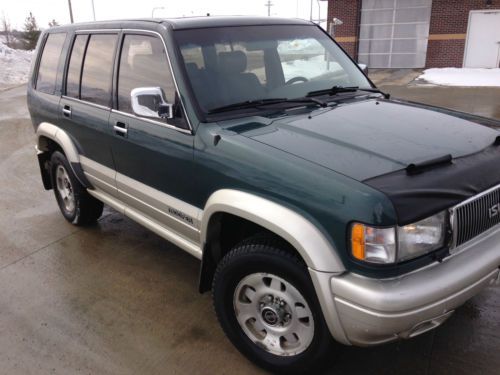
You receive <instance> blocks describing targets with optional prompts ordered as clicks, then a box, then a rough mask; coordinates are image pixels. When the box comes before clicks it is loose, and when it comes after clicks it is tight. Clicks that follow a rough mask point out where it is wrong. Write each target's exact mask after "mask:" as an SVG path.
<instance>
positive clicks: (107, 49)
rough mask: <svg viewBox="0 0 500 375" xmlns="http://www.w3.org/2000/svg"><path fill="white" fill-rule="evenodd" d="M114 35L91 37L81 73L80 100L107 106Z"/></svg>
mask: <svg viewBox="0 0 500 375" xmlns="http://www.w3.org/2000/svg"><path fill="white" fill-rule="evenodd" d="M115 43H116V35H110V34H96V35H91V36H90V40H89V44H88V46H87V52H86V54H85V60H84V63H83V72H82V87H81V93H80V96H81V99H82V100H87V101H89V102H92V103H97V104H101V105H105V106H109V104H110V103H109V102H110V99H111V79H112V77H111V76H112V72H113V55H114V51H115Z"/></svg>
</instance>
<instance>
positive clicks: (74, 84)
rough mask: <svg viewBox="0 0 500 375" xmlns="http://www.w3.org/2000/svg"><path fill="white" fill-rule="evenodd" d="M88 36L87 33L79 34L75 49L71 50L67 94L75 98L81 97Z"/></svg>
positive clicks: (74, 44) (74, 45)
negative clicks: (81, 78) (81, 74)
mask: <svg viewBox="0 0 500 375" xmlns="http://www.w3.org/2000/svg"><path fill="white" fill-rule="evenodd" d="M87 38H88V36H87V35H77V36H76V38H75V42H74V43H73V50H72V51H71V58H70V60H69V67H68V78H67V80H66V95H67V96H71V97H73V98H79V97H80V92H79V90H80V73H81V71H82V62H83V54H84V52H85V45H86V44H87Z"/></svg>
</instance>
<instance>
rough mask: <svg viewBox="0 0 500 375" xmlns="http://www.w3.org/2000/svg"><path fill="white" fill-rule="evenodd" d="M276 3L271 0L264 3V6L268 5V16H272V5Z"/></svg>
mask: <svg viewBox="0 0 500 375" xmlns="http://www.w3.org/2000/svg"><path fill="white" fill-rule="evenodd" d="M273 5H274V4H273V3H272V2H271V0H267V3H265V4H264V6H266V7H267V16H268V17H269V16H271V7H272V6H273Z"/></svg>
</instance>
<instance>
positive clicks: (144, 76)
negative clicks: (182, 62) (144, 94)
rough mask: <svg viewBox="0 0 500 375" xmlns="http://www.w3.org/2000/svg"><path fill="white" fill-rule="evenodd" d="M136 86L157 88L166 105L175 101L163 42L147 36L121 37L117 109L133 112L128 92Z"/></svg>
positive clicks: (173, 87)
mask: <svg viewBox="0 0 500 375" xmlns="http://www.w3.org/2000/svg"><path fill="white" fill-rule="evenodd" d="M139 87H160V88H161V89H162V90H163V94H164V97H165V100H166V101H167V102H168V103H172V104H173V103H174V102H175V85H174V81H173V78H172V74H171V73H170V67H169V65H168V60H167V55H166V53H165V49H164V46H163V42H162V41H161V40H160V39H159V38H157V37H154V36H149V35H132V34H130V35H125V38H124V40H123V46H122V50H121V55H120V67H119V72H118V109H119V110H120V111H123V112H128V113H133V111H132V106H131V97H130V93H131V91H132V90H133V89H135V88H139Z"/></svg>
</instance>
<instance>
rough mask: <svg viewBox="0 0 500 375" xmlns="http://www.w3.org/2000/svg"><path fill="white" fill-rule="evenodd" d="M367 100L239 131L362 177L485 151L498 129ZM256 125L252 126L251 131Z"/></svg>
mask: <svg viewBox="0 0 500 375" xmlns="http://www.w3.org/2000/svg"><path fill="white" fill-rule="evenodd" d="M429 108H430V109H426V108H425V107H423V106H419V105H412V104H410V103H404V102H396V101H385V100H380V101H378V100H366V101H361V102H351V103H348V104H343V105H339V106H336V107H333V108H331V109H325V110H317V111H315V112H312V113H311V115H310V116H303V115H301V116H288V117H284V118H280V119H279V120H275V121H274V122H272V123H271V124H270V125H268V126H263V127H260V128H258V129H255V126H249V127H245V126H238V127H237V128H240V129H241V132H240V134H241V135H243V136H246V137H249V138H252V139H254V140H255V141H258V142H261V143H264V144H266V145H269V146H271V147H274V148H277V149H279V150H282V151H284V152H287V153H290V154H293V155H295V156H298V157H300V158H303V159H306V160H309V161H311V162H313V163H316V164H319V165H321V166H324V167H326V168H329V169H331V170H334V171H336V172H339V173H342V174H344V175H346V176H349V177H351V178H353V179H356V180H358V181H364V180H366V179H370V178H373V177H376V176H380V175H382V174H386V173H390V172H394V171H397V170H401V169H404V168H406V167H407V166H408V165H409V164H411V163H420V162H424V161H427V160H432V159H436V158H439V157H442V156H444V155H448V154H451V155H452V157H453V158H457V157H460V156H464V155H469V154H473V153H476V152H478V151H481V150H483V149H485V148H486V147H488V146H489V145H491V144H492V143H493V142H494V141H495V138H496V137H497V136H498V135H499V132H498V131H497V130H494V129H492V128H489V127H487V126H483V125H480V124H478V123H475V122H472V121H469V120H467V119H464V118H460V117H456V116H453V115H451V113H452V112H449V113H447V112H446V111H445V110H437V109H435V108H433V107H429ZM252 128H253V130H252Z"/></svg>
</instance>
